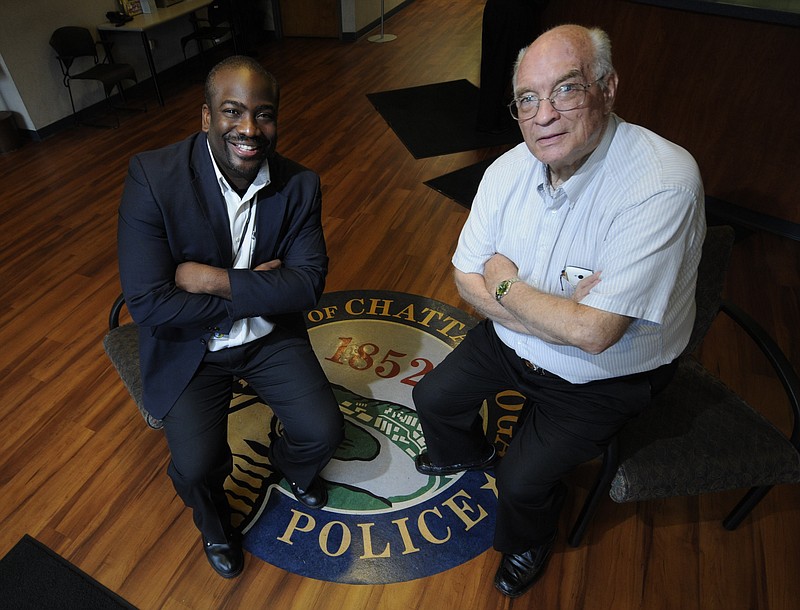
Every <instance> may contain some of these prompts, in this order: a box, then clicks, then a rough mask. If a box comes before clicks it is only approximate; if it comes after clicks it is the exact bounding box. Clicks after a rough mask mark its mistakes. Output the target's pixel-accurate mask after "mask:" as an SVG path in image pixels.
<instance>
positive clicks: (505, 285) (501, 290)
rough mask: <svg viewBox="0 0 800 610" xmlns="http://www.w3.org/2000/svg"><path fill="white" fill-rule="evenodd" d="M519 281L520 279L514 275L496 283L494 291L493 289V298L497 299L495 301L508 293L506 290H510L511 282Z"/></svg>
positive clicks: (498, 300)
mask: <svg viewBox="0 0 800 610" xmlns="http://www.w3.org/2000/svg"><path fill="white" fill-rule="evenodd" d="M519 281H520V279H519V278H518V277H516V276H515V277H512V278H509V279H507V280H503V281H502V282H500V283H499V284H498V285H497V288H495V291H494V298H495V299H496V300H497V302H498V303H499V302H500V299H502V298H503V297H504V296H506V295H507V294H508V291H509V290H511V286H512V285H513V284H515V283H516V282H519Z"/></svg>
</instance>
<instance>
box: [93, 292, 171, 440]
mask: <svg viewBox="0 0 800 610" xmlns="http://www.w3.org/2000/svg"><path fill="white" fill-rule="evenodd" d="M124 305H125V298H124V297H123V296H122V295H119V296H118V297H117V299H116V300H115V301H114V304H113V305H112V306H111V313H109V316H108V334H107V335H106V336H105V337H104V338H103V349H104V350H105V351H106V354H107V355H108V357H109V359H110V360H111V363H112V364H113V365H114V368H115V369H117V373H118V374H119V376H120V378H121V379H122V383H123V384H125V387H126V388H127V390H128V393H129V394H130V395H131V398H133V401H134V402H135V403H136V406H137V407H138V408H139V412H140V413H141V414H142V417H143V418H144V421H145V422H147V425H148V426H150V427H151V428H153V429H155V430H158V429H160V428H163V427H164V422H162V421H161V420H160V419H156V418H155V417H153V416H152V415H150V413H148V412H147V410H146V409H145V408H144V403H143V402H142V374H141V370H140V369H139V331H138V329H137V328H136V325H135V324H133V323H129V324H123V325H122V326H120V324H119V318H120V313H121V312H122V308H123V307H124Z"/></svg>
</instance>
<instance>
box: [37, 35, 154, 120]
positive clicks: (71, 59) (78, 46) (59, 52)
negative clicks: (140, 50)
mask: <svg viewBox="0 0 800 610" xmlns="http://www.w3.org/2000/svg"><path fill="white" fill-rule="evenodd" d="M98 45H102V46H103V48H104V57H103V59H102V61H101V60H100V57H99V55H98V52H97V51H98V49H97V47H98ZM50 46H51V47H53V49H54V50H55V52H56V56H57V57H58V63H59V65H60V66H61V72H62V74H63V75H64V86H65V87H66V88H67V91H69V102H70V104H71V105H72V114H73V115H74V117H75V120H76V122H80V121H79V119H78V113H77V111H76V110H75V100H74V99H73V97H72V85H71V83H72V81H74V80H94V81H99V82H100V83H102V85H103V91H104V92H105V96H106V101H107V102H108V104H109V106H111V110H112V113H113V114H114V118H115V120H116V126H117V127H119V117H118V116H117V113H116V110H144V109H141V108H129V107H127V106H125V107H120V106H115V105H114V104H113V103H112V101H111V92H112V91H113V90H114V87H116V88H117V90H118V91H119V95H120V98H122V101H123V103H125V102H126V100H125V91H124V89H123V87H122V81H125V80H130V81H133V82H135V83H136V82H138V80H137V78H136V73H135V72H134V70H133V66H130V65H129V64H116V63H113V61H111V56H110V53H109V47H108V46H107V43H105V42H95V41H94V38H92V35H91V33H89V30H87V29H86V28H82V27H76V26H66V27H61V28H58V29H57V30H56V31H55V32H53V35H52V36H51V37H50ZM81 58H91V59H92V60H93V62H94V63H93V65H92V66H91V67H90V68H88V69H86V70H83V71H79V70H78V69H76V67H75V65H76V60H80V59H81ZM87 124H89V125H92V126H94V127H108V125H99V124H92V123H87Z"/></svg>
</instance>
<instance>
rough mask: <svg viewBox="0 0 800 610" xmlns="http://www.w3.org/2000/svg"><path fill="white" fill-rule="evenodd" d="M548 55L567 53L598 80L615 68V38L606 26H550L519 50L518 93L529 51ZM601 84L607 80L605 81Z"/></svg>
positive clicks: (592, 77) (516, 75) (516, 70)
mask: <svg viewBox="0 0 800 610" xmlns="http://www.w3.org/2000/svg"><path fill="white" fill-rule="evenodd" d="M529 54H531V55H533V56H536V57H548V56H551V55H557V54H563V55H570V56H572V57H574V58H575V63H576V65H580V66H581V69H582V71H583V73H584V76H585V77H586V78H587V79H589V80H590V81H595V80H598V79H600V78H602V77H604V76H606V75H608V74H611V73H613V72H615V70H614V66H613V65H612V63H611V41H610V40H609V38H608V34H606V33H605V32H604V31H603V30H601V29H599V28H586V27H583V26H581V25H571V24H570V25H560V26H557V27H554V28H552V29H550V30H547V31H546V32H545V33H544V34H542V35H541V36H539V37H538V38H537V39H536V40H534V41H533V42H532V43H531V44H530V45H529V46H527V47H525V48H524V49H522V50H521V51H520V52H519V55H518V56H517V62H516V64H515V65H514V76H513V87H514V93H515V95H516V94H517V84H518V83H517V78H518V74H519V68H520V64H521V63H522V61H523V60H524V59H525V57H526V56H527V55H529ZM599 84H600V86H601V87H605V85H606V82H605V81H601V82H600V83H599Z"/></svg>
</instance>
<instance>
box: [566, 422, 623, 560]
mask: <svg viewBox="0 0 800 610" xmlns="http://www.w3.org/2000/svg"><path fill="white" fill-rule="evenodd" d="M618 460H619V441H618V440H617V439H616V437H615V438H614V439H613V440H612V441H611V442H610V443H609V444H608V447H606V450H605V453H604V454H603V466H602V468H601V470H600V474H599V475H597V479H595V482H594V485H593V486H592V489H591V490H589V495H588V496H586V501H585V502H584V503H583V508H581V512H580V514H579V515H578V518H577V519H576V520H575V525H573V527H572V531H571V532H570V534H569V537H568V538H567V542H568V543H569V545H570V546H571V547H577V546H578V545H580V543H581V540H583V536H584V534H585V533H586V528H588V527H589V521H591V520H592V516H594V512H595V510H596V509H597V504H598V502H600V497H601V496H602V495H603V494H604V493H606V491H607V490H608V488H609V486H610V485H611V481H612V480H613V479H614V475H615V474H616V473H617V467H618V465H619V464H618Z"/></svg>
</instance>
